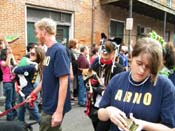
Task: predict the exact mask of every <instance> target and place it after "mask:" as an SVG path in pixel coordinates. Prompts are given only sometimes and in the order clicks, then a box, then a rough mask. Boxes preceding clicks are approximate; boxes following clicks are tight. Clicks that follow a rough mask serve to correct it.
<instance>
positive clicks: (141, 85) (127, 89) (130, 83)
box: [123, 72, 150, 115]
mask: <svg viewBox="0 0 175 131" xmlns="http://www.w3.org/2000/svg"><path fill="white" fill-rule="evenodd" d="M149 78H150V76H148V77H147V78H146V79H145V80H143V81H142V82H140V83H138V84H137V83H134V82H133V80H132V77H131V72H130V73H129V76H128V80H129V83H128V87H127V88H126V90H125V93H126V94H125V96H126V99H127V97H128V96H127V91H129V89H130V85H132V86H136V87H139V86H140V89H139V91H138V93H139V94H140V93H141V92H142V90H143V87H144V85H145V83H146V82H147V80H148V79H149ZM124 99H125V97H124ZM138 99H139V95H138V96H137V97H136V101H138ZM125 106H126V102H124V103H123V112H125ZM134 106H135V103H133V104H132V105H131V108H130V109H129V112H128V115H129V114H130V113H131V112H132V111H133V109H134Z"/></svg>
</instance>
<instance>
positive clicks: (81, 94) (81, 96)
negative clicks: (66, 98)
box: [78, 75, 86, 106]
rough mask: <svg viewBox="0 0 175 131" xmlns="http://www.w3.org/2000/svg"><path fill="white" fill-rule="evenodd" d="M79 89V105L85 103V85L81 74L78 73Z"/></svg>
mask: <svg viewBox="0 0 175 131" xmlns="http://www.w3.org/2000/svg"><path fill="white" fill-rule="evenodd" d="M78 82H79V90H78V104H79V105H80V106H85V105H86V87H85V84H84V81H83V76H82V75H78Z"/></svg>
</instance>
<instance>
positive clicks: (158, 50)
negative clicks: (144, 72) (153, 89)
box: [132, 37, 163, 84]
mask: <svg viewBox="0 0 175 131" xmlns="http://www.w3.org/2000/svg"><path fill="white" fill-rule="evenodd" d="M140 54H147V55H148V60H149V66H150V73H151V77H152V80H153V82H154V84H156V80H157V79H156V78H157V74H158V72H159V70H160V68H161V67H162V64H163V53H162V47H161V44H160V43H159V42H158V41H157V40H154V39H152V38H149V37H144V38H141V39H139V40H138V41H137V43H136V45H135V47H134V49H133V51H132V57H137V56H139V55H140Z"/></svg>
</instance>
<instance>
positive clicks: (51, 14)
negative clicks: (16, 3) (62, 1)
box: [27, 7, 72, 44]
mask: <svg viewBox="0 0 175 131" xmlns="http://www.w3.org/2000/svg"><path fill="white" fill-rule="evenodd" d="M44 17H48V18H52V19H53V20H54V21H55V22H56V23H57V34H56V39H57V41H59V42H62V41H63V40H66V44H67V43H68V40H69V32H70V28H71V17H72V14H70V13H64V12H57V11H50V10H44V9H35V8H30V7H29V8H27V42H28V43H29V42H37V39H36V38H35V32H34V23H35V22H36V21H38V20H40V19H42V18H44Z"/></svg>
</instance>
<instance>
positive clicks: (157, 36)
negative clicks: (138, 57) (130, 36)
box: [150, 31, 166, 48]
mask: <svg viewBox="0 0 175 131" xmlns="http://www.w3.org/2000/svg"><path fill="white" fill-rule="evenodd" d="M150 37H151V38H153V39H155V40H157V41H158V42H159V43H160V44H161V46H162V48H165V45H166V42H165V41H164V39H163V37H161V36H160V35H158V34H157V33H156V32H155V31H152V32H151V33H150Z"/></svg>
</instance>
